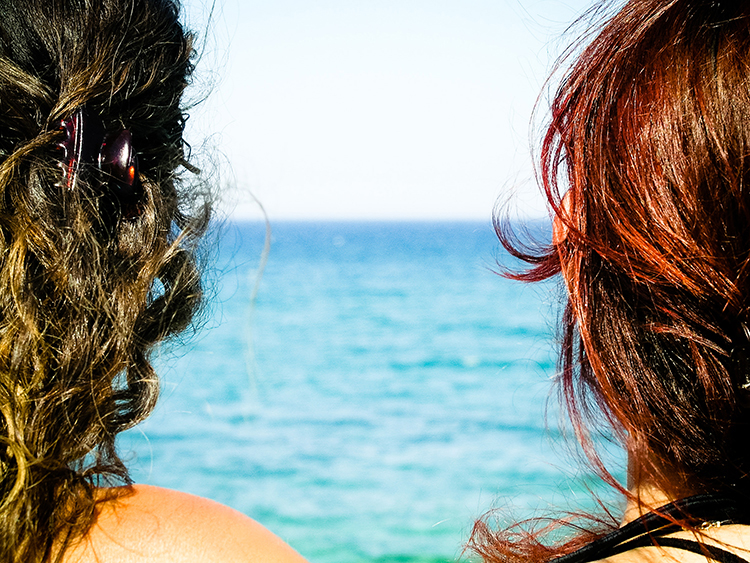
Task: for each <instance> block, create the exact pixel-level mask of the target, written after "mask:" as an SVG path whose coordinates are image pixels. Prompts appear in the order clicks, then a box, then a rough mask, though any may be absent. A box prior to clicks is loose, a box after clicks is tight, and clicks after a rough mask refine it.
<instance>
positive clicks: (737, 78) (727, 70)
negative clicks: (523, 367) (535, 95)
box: [472, 0, 750, 563]
mask: <svg viewBox="0 0 750 563" xmlns="http://www.w3.org/2000/svg"><path fill="white" fill-rule="evenodd" d="M540 156H541V163H540V177H541V183H542V187H543V189H544V192H545V194H546V197H547V199H548V201H549V203H550V206H551V208H552V211H553V214H554V223H555V229H554V231H555V233H554V237H553V238H554V240H553V244H552V245H550V246H547V247H543V248H540V249H539V250H538V252H533V251H529V250H528V249H527V248H525V247H522V246H521V245H519V244H518V243H517V241H516V239H514V238H513V237H512V233H511V232H510V230H509V229H508V226H507V224H499V225H498V234H499V236H500V240H501V241H502V243H503V245H504V246H505V247H506V248H507V249H508V250H509V251H510V252H511V253H512V254H514V255H515V256H517V257H520V258H522V259H524V260H525V261H527V262H528V263H529V264H530V265H531V267H530V269H528V270H527V271H525V272H523V273H515V274H509V275H511V277H515V278H516V279H521V280H524V281H538V280H543V279H547V278H549V277H551V276H554V275H556V274H558V273H561V274H562V277H563V279H564V281H565V286H566V288H567V293H568V303H567V306H566V309H565V313H564V316H563V335H564V338H563V342H562V350H561V361H560V364H561V365H560V372H559V385H560V389H561V395H562V397H563V402H564V404H565V406H566V407H567V412H568V413H569V415H570V418H571V420H572V423H573V426H574V428H575V435H576V437H577V439H578V441H579V442H580V444H581V446H582V448H583V451H584V452H585V453H586V455H587V457H588V459H589V460H590V462H591V464H592V466H593V467H594V468H595V469H596V470H597V471H598V472H599V473H601V474H602V475H603V476H604V477H605V479H606V480H607V481H608V482H609V483H611V484H612V485H614V486H616V487H618V488H619V489H620V491H621V492H622V493H623V494H624V496H625V498H626V500H627V507H626V510H625V513H624V517H623V519H622V522H621V523H614V524H613V525H610V526H609V527H607V526H605V525H602V524H598V525H596V526H584V527H583V528H580V527H576V529H577V530H578V533H576V534H574V535H573V537H572V538H571V537H570V536H569V535H567V536H566V535H564V534H563V535H560V534H559V533H557V535H556V536H555V537H556V538H557V539H558V541H552V542H545V541H543V538H542V537H541V536H542V534H541V533H539V534H537V533H535V532H528V531H527V532H520V533H519V528H516V527H514V528H511V529H510V530H506V531H505V532H495V531H491V530H489V529H488V527H487V526H486V525H485V524H484V523H483V522H480V523H479V524H477V527H476V529H475V533H474V536H473V539H472V547H473V548H474V549H476V550H477V551H478V552H479V553H480V554H481V555H482V556H483V557H484V559H485V560H486V561H550V560H557V561H559V562H560V563H563V562H564V563H583V562H586V561H595V560H600V559H608V560H609V558H611V560H612V561H645V560H648V561H651V560H653V561H657V560H659V561H660V560H665V561H666V560H679V561H693V560H695V561H701V560H705V559H706V558H708V559H710V560H718V561H726V562H738V561H742V560H745V559H748V560H750V3H748V2H740V1H729V0H725V1H718V0H716V1H695V0H694V1H687V0H667V1H661V0H659V1H656V0H631V1H629V2H627V3H626V4H624V6H623V7H622V8H621V9H620V10H619V11H618V12H617V13H616V14H615V15H614V16H612V17H611V18H610V19H609V20H608V21H606V22H605V24H604V25H603V26H602V27H601V29H600V30H599V31H598V32H597V33H596V34H595V36H594V39H593V41H592V42H591V43H590V44H589V45H588V46H587V47H585V48H584V49H583V50H582V51H581V52H580V55H578V56H577V58H576V59H575V61H574V62H573V64H572V66H571V67H570V69H569V70H568V71H567V73H566V74H565V76H564V78H563V80H562V83H561V85H560V87H559V89H558V90H557V92H556V95H555V96H554V100H553V102H552V108H551V120H550V122H549V125H548V127H547V128H546V134H545V136H544V139H543V142H542V150H541V155H540ZM602 421H604V422H605V423H606V424H607V425H608V426H609V427H611V430H612V431H613V432H614V435H615V436H616V437H617V438H618V439H619V440H621V442H622V444H623V445H624V447H625V448H626V450H627V453H628V460H629V463H628V483H627V485H626V486H625V485H621V484H618V483H617V481H616V480H615V479H614V478H613V477H611V475H610V474H608V473H607V471H606V470H605V469H604V466H603V464H602V463H601V460H600V458H599V457H598V455H597V453H596V451H595V444H594V440H593V439H592V435H593V431H594V430H596V432H597V433H598V432H600V431H601V428H600V425H601V424H602ZM559 524H560V525H563V524H564V522H562V521H560V522H559ZM547 532H549V529H547ZM560 538H563V539H562V540H560ZM560 558H561V559H560Z"/></svg>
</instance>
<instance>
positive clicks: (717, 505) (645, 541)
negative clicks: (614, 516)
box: [553, 495, 750, 563]
mask: <svg viewBox="0 0 750 563" xmlns="http://www.w3.org/2000/svg"><path fill="white" fill-rule="evenodd" d="M672 519H675V520H678V521H679V520H683V521H687V522H688V523H695V524H702V523H707V522H716V523H721V524H749V523H750V521H749V519H748V514H747V511H746V510H741V509H740V508H739V507H738V505H737V503H736V502H734V501H731V500H728V499H727V498H723V497H717V496H714V495H698V496H694V497H690V498H686V499H682V500H678V501H677V502H673V503H671V504H668V505H666V506H662V507H661V508H659V509H657V510H656V511H655V512H650V513H648V514H645V515H644V516H641V517H640V518H638V519H637V520H634V521H633V522H630V523H629V524H626V525H625V526H623V527H622V528H618V529H617V530H614V531H613V532H611V533H609V534H607V535H605V536H603V537H601V538H599V539H597V540H594V541H593V542H591V543H590V544H588V545H586V546H584V547H582V548H581V549H579V550H577V551H575V552H573V553H570V554H568V555H564V556H562V557H558V558H557V559H554V560H553V561H554V563H584V562H587V561H596V560H598V559H604V558H606V557H610V556H612V555H616V554H618V553H623V552H625V551H629V550H631V549H636V548H638V547H647V546H652V545H655V544H657V543H658V544H663V540H664V539H666V538H664V537H663V536H665V535H668V534H671V533H673V532H677V531H679V530H681V529H682V528H681V527H680V526H678V525H677V524H675V523H674V522H673V521H672ZM656 538H658V540H656V541H655V539H656ZM664 545H666V544H664ZM716 549H718V548H716ZM709 551H710V550H709ZM720 551H722V552H723V551H724V550H720ZM701 553H705V552H701ZM727 553H728V552H727ZM719 561H721V560H719ZM743 561H744V560H743V559H742V558H739V557H738V558H737V560H732V561H728V563H742V562H743ZM745 563H750V562H745Z"/></svg>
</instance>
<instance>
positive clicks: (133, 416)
mask: <svg viewBox="0 0 750 563" xmlns="http://www.w3.org/2000/svg"><path fill="white" fill-rule="evenodd" d="M178 12H179V6H178V5H177V3H176V2H174V1H172V0H24V1H23V2H17V1H13V0H0V415H1V416H0V442H2V444H1V445H0V561H11V562H16V561H19V562H20V561H24V562H33V561H44V560H47V559H49V558H51V557H52V552H53V551H55V552H56V553H57V552H58V551H59V550H58V549H57V548H56V547H55V546H59V545H61V542H62V545H64V543H65V542H66V541H67V540H66V538H67V539H70V538H73V537H76V536H77V535H80V534H82V533H84V532H85V531H86V530H87V529H88V528H89V527H90V525H91V523H92V522H93V519H94V518H95V513H96V504H97V498H99V497H98V495H97V494H96V493H95V490H96V487H97V486H99V485H103V484H114V483H128V482H129V479H128V472H127V469H126V468H125V466H124V464H123V462H122V460H121V459H120V458H119V457H118V454H117V452H116V450H115V437H116V436H117V434H118V433H119V432H121V431H122V430H124V429H126V428H129V427H131V426H133V425H134V424H136V423H138V422H139V421H141V420H143V419H144V418H145V417H146V416H147V415H148V414H149V413H150V411H151V410H152V408H153V406H154V403H155V401H156V397H157V394H158V381H157V377H156V374H155V373H154V369H153V367H152V365H151V363H150V361H149V353H150V351H151V350H152V348H153V347H154V345H155V344H157V343H158V342H160V341H161V340H163V339H165V338H166V337H168V336H170V335H173V334H176V333H178V332H180V331H181V330H183V329H184V328H185V327H186V326H187V325H188V324H189V323H190V321H191V319H192V317H193V315H194V313H195V311H196V308H197V306H198V305H199V302H200V299H201V285H200V275H199V272H198V269H197V267H196V260H195V247H196V245H195V243H196V241H197V239H198V238H199V237H200V236H201V235H202V234H203V232H204V230H205V227H206V224H207V221H208V203H207V202H203V203H200V202H199V203H198V204H196V198H199V199H200V196H201V194H200V193H196V190H195V187H194V186H188V185H187V184H186V183H184V182H182V181H181V179H180V175H179V174H178V172H179V171H180V170H182V171H183V172H184V171H185V170H186V169H187V170H193V168H192V167H191V166H190V164H188V162H187V161H186V150H185V149H186V144H185V141H184V140H183V136H182V134H183V129H184V124H185V119H186V115H185V113H184V108H183V107H182V106H181V98H182V93H183V90H184V88H185V86H186V85H187V82H188V79H189V77H190V74H191V72H192V70H193V65H192V63H191V57H192V53H193V50H192V38H191V36H190V35H189V34H188V33H186V32H185V30H184V29H183V27H182V26H181V24H180V23H179V21H178ZM84 105H85V106H86V107H87V108H88V110H89V111H91V112H95V113H96V114H97V115H98V116H99V117H100V118H101V120H102V123H103V124H104V126H105V127H106V128H107V129H115V130H117V129H122V128H127V129H128V130H129V131H130V132H131V133H132V138H133V146H134V147H135V149H136V150H137V153H138V159H139V164H140V172H139V180H140V183H141V185H142V187H143V194H142V200H141V201H140V202H139V208H140V210H141V213H140V214H139V215H138V216H136V217H128V216H127V215H125V214H123V213H121V212H118V207H117V201H116V199H115V198H114V197H113V195H112V193H111V192H110V191H109V190H108V189H107V187H106V186H105V185H103V183H102V182H101V181H97V180H96V179H95V178H94V177H93V176H91V177H87V176H81V177H80V178H79V179H78V182H77V183H76V185H75V186H74V188H73V189H68V188H66V187H62V186H63V183H62V182H61V174H62V170H61V168H60V166H59V162H58V160H59V153H57V152H55V150H54V147H55V145H56V144H57V143H59V142H60V140H61V136H62V135H63V133H62V132H61V131H60V129H59V124H60V122H61V120H64V119H66V118H67V117H69V116H70V115H72V114H73V113H74V112H75V111H76V109H77V108H80V107H82V106H84ZM200 201H203V200H200ZM186 210H191V211H190V212H188V211H186ZM59 553H62V552H59Z"/></svg>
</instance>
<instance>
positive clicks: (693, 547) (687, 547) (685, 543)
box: [659, 538, 749, 563]
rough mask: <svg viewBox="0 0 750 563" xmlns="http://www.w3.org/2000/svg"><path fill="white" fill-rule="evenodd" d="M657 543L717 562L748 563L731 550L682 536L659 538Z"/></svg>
mask: <svg viewBox="0 0 750 563" xmlns="http://www.w3.org/2000/svg"><path fill="white" fill-rule="evenodd" d="M659 545H660V546H662V547H674V548H677V549H682V550H684V551H690V552H692V553H697V554H699V555H703V556H704V557H708V558H710V559H713V560H714V561H718V562H719V563H749V562H748V560H747V559H743V558H742V557H740V556H739V555H735V554H734V553H732V552H731V551H727V550H726V549H721V548H720V547H716V546H715V545H706V544H703V543H698V542H697V541H692V540H684V539H682V538H659Z"/></svg>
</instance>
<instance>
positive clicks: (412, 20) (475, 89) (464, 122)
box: [185, 0, 590, 220]
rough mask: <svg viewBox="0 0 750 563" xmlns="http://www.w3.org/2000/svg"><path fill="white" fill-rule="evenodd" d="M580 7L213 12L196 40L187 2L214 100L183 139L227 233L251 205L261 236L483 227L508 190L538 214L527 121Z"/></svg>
mask: <svg viewBox="0 0 750 563" xmlns="http://www.w3.org/2000/svg"><path fill="white" fill-rule="evenodd" d="M589 4H590V2H589V1H583V0H568V1H561V0H557V1H553V0H528V1H527V0H217V4H216V7H215V9H214V13H213V19H212V21H211V23H210V24H209V27H208V28H207V30H206V24H205V21H206V13H207V7H206V6H207V5H208V0H189V1H187V2H186V5H185V15H186V19H187V21H188V23H189V25H191V26H192V27H193V28H195V29H196V30H197V31H198V32H199V44H201V43H202V42H203V41H206V44H205V46H204V47H203V52H204V56H203V59H202V60H201V61H200V63H199V69H200V70H201V71H202V73H201V74H199V75H198V77H199V79H200V80H199V85H202V86H201V87H202V88H203V89H204V90H205V88H206V85H212V86H211V88H212V92H211V95H210V97H209V98H208V101H207V102H205V103H204V104H203V105H202V106H200V107H199V108H196V109H195V110H194V111H193V112H192V115H193V118H192V119H191V122H192V123H191V129H190V131H189V133H190V137H191V139H192V142H193V143H194V144H199V141H201V139H205V138H208V143H209V147H211V148H210V149H209V150H206V151H204V152H205V153H206V154H214V155H216V154H219V155H221V156H220V157H216V158H215V163H216V164H217V166H218V169H219V170H220V177H221V183H222V184H223V185H225V186H230V187H231V188H232V190H231V192H230V193H229V195H228V197H227V199H228V200H229V202H228V203H227V204H226V206H227V208H228V209H233V210H234V211H233V213H234V216H235V217H255V218H257V217H259V216H260V215H259V212H258V209H257V205H255V204H254V203H253V202H252V196H254V197H257V198H258V199H259V200H260V201H261V202H262V204H263V205H264V206H265V208H266V210H267V211H268V214H269V216H270V217H271V219H272V220H273V219H285V218H306V219H332V218H334V219H489V217H490V215H491V212H492V208H493V206H494V204H495V202H496V200H497V198H498V197H499V196H502V195H503V194H507V193H508V191H509V190H512V189H515V190H516V191H517V199H518V201H519V205H520V206H521V207H522V208H525V209H527V210H529V211H530V212H531V213H534V214H537V215H539V214H542V213H544V206H543V204H542V203H541V198H539V196H538V195H537V192H536V188H535V186H534V184H533V179H532V168H531V159H530V153H531V148H530V147H531V143H532V135H531V133H530V118H531V113H532V108H533V106H534V103H535V100H536V97H537V95H538V94H539V92H540V90H541V88H542V85H543V83H544V80H545V79H546V77H547V74H548V72H549V70H550V68H551V65H552V62H553V60H554V59H555V57H556V56H557V55H558V54H559V52H560V51H561V49H562V48H563V47H564V46H565V45H566V42H567V41H569V40H570V39H572V37H571V36H568V37H567V38H566V37H563V33H564V31H565V28H566V27H567V25H568V24H569V23H570V22H572V21H573V20H574V19H575V17H576V16H577V15H579V14H580V13H581V12H582V11H583V10H584V9H585V8H586V7H587V6H588V5H589ZM206 31H207V32H206ZM193 94H194V95H195V91H194V92H193ZM534 140H535V139H534ZM250 194H252V196H251V195H250Z"/></svg>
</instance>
